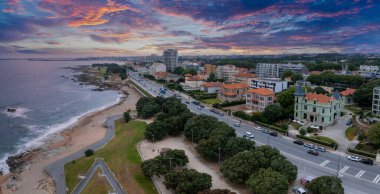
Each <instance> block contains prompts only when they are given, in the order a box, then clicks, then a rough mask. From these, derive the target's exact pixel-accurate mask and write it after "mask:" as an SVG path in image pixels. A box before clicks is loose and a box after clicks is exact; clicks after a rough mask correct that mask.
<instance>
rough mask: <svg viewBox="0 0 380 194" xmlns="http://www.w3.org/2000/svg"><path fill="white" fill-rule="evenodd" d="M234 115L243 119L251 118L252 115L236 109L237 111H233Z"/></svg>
mask: <svg viewBox="0 0 380 194" xmlns="http://www.w3.org/2000/svg"><path fill="white" fill-rule="evenodd" d="M232 115H234V116H235V117H239V118H241V119H243V120H247V121H249V120H251V116H249V114H247V113H245V112H244V111H236V112H233V113H232Z"/></svg>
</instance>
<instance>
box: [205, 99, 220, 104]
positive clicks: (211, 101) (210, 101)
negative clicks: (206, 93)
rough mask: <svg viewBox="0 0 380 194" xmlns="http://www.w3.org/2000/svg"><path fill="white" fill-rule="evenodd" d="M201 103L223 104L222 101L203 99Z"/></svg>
mask: <svg viewBox="0 0 380 194" xmlns="http://www.w3.org/2000/svg"><path fill="white" fill-rule="evenodd" d="M201 101H202V102H204V103H206V104H216V103H222V101H221V100H219V99H217V98H209V99H202V100H201Z"/></svg>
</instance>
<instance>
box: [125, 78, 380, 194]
mask: <svg viewBox="0 0 380 194" xmlns="http://www.w3.org/2000/svg"><path fill="white" fill-rule="evenodd" d="M128 75H129V77H130V78H131V79H132V80H133V81H134V82H135V83H136V84H138V85H139V86H140V87H142V88H144V89H145V90H146V91H147V92H149V93H150V94H152V95H153V96H157V95H159V92H160V88H162V86H161V85H159V84H157V83H156V82H153V81H150V80H146V79H144V78H142V77H140V76H139V75H138V73H136V72H131V71H129V72H128ZM175 93H178V92H175ZM175 93H174V92H173V91H170V90H167V92H166V94H165V95H164V97H169V96H173V95H174V94H175ZM181 96H182V100H181V101H182V102H183V103H185V104H186V105H187V107H188V108H189V109H190V111H192V112H194V113H197V114H205V115H211V116H214V117H216V118H217V119H218V120H220V121H223V122H226V123H227V124H229V125H230V126H231V127H233V128H234V129H235V130H236V133H237V134H238V135H239V136H243V135H244V134H245V133H246V132H251V133H252V134H253V135H254V136H255V138H254V141H255V142H256V144H257V145H267V144H269V145H270V146H273V147H275V148H277V149H278V150H280V152H281V153H282V154H283V155H284V156H286V157H287V158H288V159H289V160H290V161H292V163H293V164H295V165H297V167H298V170H299V173H298V177H299V178H300V177H304V176H308V175H310V176H315V177H318V176H322V175H327V176H334V175H337V174H338V173H337V172H338V171H339V176H340V178H341V179H342V181H343V187H344V188H345V191H346V193H353V194H358V193H359V194H361V193H363V194H365V193H367V194H377V193H379V190H380V167H379V166H377V165H374V166H369V165H365V164H362V163H359V162H353V161H350V160H348V159H347V156H346V155H345V153H341V152H329V151H328V152H325V153H320V154H319V156H312V155H310V154H307V151H308V149H307V148H305V147H304V146H300V145H296V144H294V143H293V141H294V139H291V138H289V137H286V136H281V135H279V136H278V137H273V136H270V135H268V134H264V133H262V132H260V131H258V130H255V128H254V126H252V125H249V124H246V123H244V122H242V123H241V126H240V127H236V126H234V123H235V122H236V121H235V120H234V119H233V118H232V117H230V116H227V115H226V116H220V115H218V114H215V113H213V112H210V109H208V108H207V107H206V108H199V107H198V106H197V105H195V104H193V103H191V102H192V101H193V100H194V99H191V98H190V97H188V96H186V95H185V94H181ZM186 102H190V103H188V104H187V103H186Z"/></svg>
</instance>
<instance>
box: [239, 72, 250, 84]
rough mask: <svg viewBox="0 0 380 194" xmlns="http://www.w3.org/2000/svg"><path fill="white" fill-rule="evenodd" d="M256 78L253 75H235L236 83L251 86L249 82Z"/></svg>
mask: <svg viewBox="0 0 380 194" xmlns="http://www.w3.org/2000/svg"><path fill="white" fill-rule="evenodd" d="M254 77H255V75H254V74H252V73H238V74H235V75H234V82H235V83H246V84H249V80H251V79H252V78H254Z"/></svg>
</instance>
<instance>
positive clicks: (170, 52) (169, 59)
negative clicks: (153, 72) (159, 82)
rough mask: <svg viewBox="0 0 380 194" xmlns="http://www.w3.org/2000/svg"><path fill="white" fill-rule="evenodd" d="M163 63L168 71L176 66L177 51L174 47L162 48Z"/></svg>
mask: <svg viewBox="0 0 380 194" xmlns="http://www.w3.org/2000/svg"><path fill="white" fill-rule="evenodd" d="M163 55H164V56H163V57H164V63H165V65H166V68H167V70H168V71H173V70H174V69H175V68H176V67H178V51H177V50H175V49H166V50H164V54H163Z"/></svg>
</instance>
